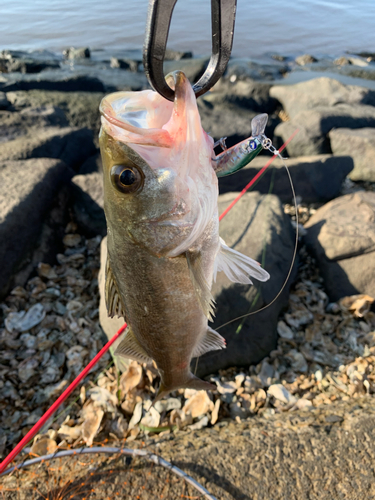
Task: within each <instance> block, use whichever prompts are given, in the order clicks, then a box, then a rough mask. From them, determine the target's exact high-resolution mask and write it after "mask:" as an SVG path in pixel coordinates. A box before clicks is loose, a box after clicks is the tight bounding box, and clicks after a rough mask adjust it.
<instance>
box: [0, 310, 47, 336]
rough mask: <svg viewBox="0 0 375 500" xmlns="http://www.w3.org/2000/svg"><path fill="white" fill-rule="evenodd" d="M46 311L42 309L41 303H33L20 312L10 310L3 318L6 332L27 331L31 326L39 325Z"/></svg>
mask: <svg viewBox="0 0 375 500" xmlns="http://www.w3.org/2000/svg"><path fill="white" fill-rule="evenodd" d="M45 316H46V312H45V310H44V307H43V304H34V305H33V306H31V307H30V309H29V310H28V311H27V312H26V311H20V312H11V313H9V314H8V316H7V317H6V318H5V327H6V329H7V330H8V332H10V333H12V332H14V331H15V332H27V331H28V330H30V329H31V328H33V326H36V325H39V323H40V322H41V321H42V320H43V319H44V318H45Z"/></svg>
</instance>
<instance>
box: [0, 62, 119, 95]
mask: <svg viewBox="0 0 375 500" xmlns="http://www.w3.org/2000/svg"><path fill="white" fill-rule="evenodd" d="M107 71H109V70H107ZM123 73H125V72H123ZM32 89H41V90H60V91H62V92H77V91H89V92H105V91H106V89H105V86H104V84H103V82H102V81H101V80H99V78H97V76H95V75H93V76H91V75H87V71H86V72H83V71H82V70H81V72H80V73H79V72H78V70H77V69H76V68H71V70H70V71H68V69H65V70H64V69H63V68H61V69H56V70H53V69H50V70H46V71H43V72H42V73H36V74H23V73H8V74H3V75H1V78H0V90H3V91H5V92H9V91H11V90H32Z"/></svg>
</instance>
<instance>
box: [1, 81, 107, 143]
mask: <svg viewBox="0 0 375 500" xmlns="http://www.w3.org/2000/svg"><path fill="white" fill-rule="evenodd" d="M104 95H105V94H104V92H59V91H51V90H28V91H25V90H20V91H12V92H8V94H7V98H8V99H9V102H10V103H11V104H12V105H13V107H14V108H16V109H18V110H23V109H24V108H28V107H32V108H41V107H45V106H48V107H51V106H53V107H54V109H58V110H61V111H60V113H61V114H62V115H63V116H64V118H65V122H64V124H61V125H60V126H66V125H70V126H71V127H80V128H82V127H88V128H90V129H91V130H93V131H94V133H95V135H97V134H98V133H99V128H100V115H99V104H100V101H101V100H102V99H103V97H104ZM24 112H26V111H24Z"/></svg>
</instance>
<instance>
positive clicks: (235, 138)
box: [198, 98, 278, 147]
mask: <svg viewBox="0 0 375 500" xmlns="http://www.w3.org/2000/svg"><path fill="white" fill-rule="evenodd" d="M198 107H199V113H200V117H201V122H202V127H203V128H204V130H205V131H206V132H207V133H208V134H210V135H211V137H213V138H214V139H215V140H218V139H220V138H221V137H227V140H226V144H227V146H228V147H231V146H234V145H235V144H237V143H238V142H240V141H242V140H244V139H246V138H247V137H249V136H250V135H251V120H252V119H253V118H254V116H256V115H257V114H258V113H256V112H254V111H251V110H249V109H244V108H243V107H241V106H236V105H234V104H229V103H226V104H216V103H215V104H212V103H211V102H210V98H207V99H206V98H201V99H199V100H198ZM277 123H278V119H276V118H275V117H270V118H269V120H268V126H267V127H266V135H267V136H268V137H272V136H273V131H274V129H275V126H276V124H277Z"/></svg>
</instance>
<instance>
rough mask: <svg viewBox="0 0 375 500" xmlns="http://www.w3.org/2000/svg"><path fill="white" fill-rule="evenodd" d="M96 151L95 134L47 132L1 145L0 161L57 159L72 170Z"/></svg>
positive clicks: (52, 129) (55, 130)
mask: <svg viewBox="0 0 375 500" xmlns="http://www.w3.org/2000/svg"><path fill="white" fill-rule="evenodd" d="M94 152H95V146H94V143H93V133H92V131H91V130H88V129H77V128H70V127H69V128H62V129H56V128H51V129H44V130H41V131H40V130H38V131H36V132H35V135H27V136H24V137H21V138H17V139H13V140H11V141H8V142H4V143H0V161H5V160H24V159H27V158H58V159H60V160H62V161H63V162H64V163H66V164H67V165H68V166H69V167H71V168H73V169H78V167H79V166H80V165H81V164H82V163H83V161H84V160H85V159H86V158H87V157H89V156H90V155H92V154H93V153H94Z"/></svg>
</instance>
